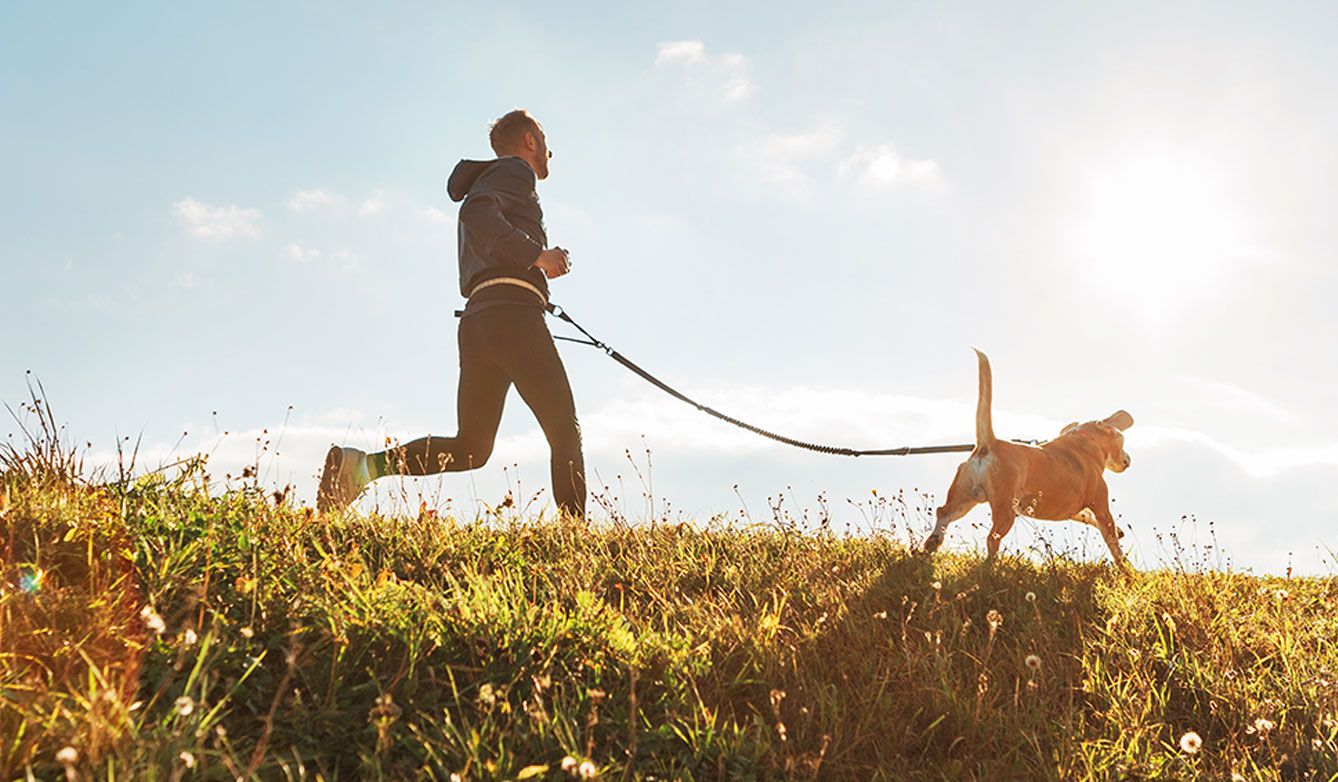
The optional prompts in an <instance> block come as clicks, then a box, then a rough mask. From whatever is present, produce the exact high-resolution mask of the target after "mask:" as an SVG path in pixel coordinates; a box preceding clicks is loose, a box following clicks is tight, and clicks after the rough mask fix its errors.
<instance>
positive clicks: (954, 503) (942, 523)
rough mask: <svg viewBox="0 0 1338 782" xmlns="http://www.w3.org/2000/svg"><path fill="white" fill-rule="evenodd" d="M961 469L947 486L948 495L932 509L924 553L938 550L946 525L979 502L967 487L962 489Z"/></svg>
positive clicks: (946, 529) (963, 514)
mask: <svg viewBox="0 0 1338 782" xmlns="http://www.w3.org/2000/svg"><path fill="white" fill-rule="evenodd" d="M961 475H962V473H961V471H960V470H959V471H958V480H955V481H953V482H952V486H950V487H948V497H947V499H945V500H944V501H943V505H941V506H940V507H939V508H938V510H936V511H934V531H933V532H931V533H929V537H927V538H925V546H924V548H925V553H926V554H929V553H932V552H934V551H937V550H938V547H939V546H941V545H943V536H944V534H946V533H947V531H948V525H949V524H951V523H953V522H954V521H956V520H958V519H960V518H961V517H963V516H965V515H966V514H967V513H969V512H970V511H971V509H972V508H974V507H976V506H977V505H979V504H980V501H979V500H977V499H976V498H975V497H974V496H972V495H973V493H974V492H972V491H971V490H969V489H963V488H962V485H963V481H962V480H961Z"/></svg>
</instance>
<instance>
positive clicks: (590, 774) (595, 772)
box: [576, 760, 599, 779]
mask: <svg viewBox="0 0 1338 782" xmlns="http://www.w3.org/2000/svg"><path fill="white" fill-rule="evenodd" d="M576 775H577V776H579V777H580V778H581V779H594V778H595V777H598V776H599V768H598V767H596V766H595V764H594V763H591V762H590V761H588V760H582V761H581V765H580V766H578V767H577V769H576Z"/></svg>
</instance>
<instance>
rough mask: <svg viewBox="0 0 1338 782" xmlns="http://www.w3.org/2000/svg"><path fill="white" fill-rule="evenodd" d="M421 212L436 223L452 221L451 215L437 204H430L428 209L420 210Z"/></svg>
mask: <svg viewBox="0 0 1338 782" xmlns="http://www.w3.org/2000/svg"><path fill="white" fill-rule="evenodd" d="M419 214H420V215H422V216H423V217H425V218H427V219H428V220H431V221H432V222H434V223H449V222H450V221H451V216H450V215H448V214H446V213H445V212H443V211H442V210H440V209H438V208H436V207H435V206H429V207H427V208H426V209H423V210H421V211H419Z"/></svg>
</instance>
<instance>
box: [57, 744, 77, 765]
mask: <svg viewBox="0 0 1338 782" xmlns="http://www.w3.org/2000/svg"><path fill="white" fill-rule="evenodd" d="M56 762H57V763H59V764H61V765H62V766H73V765H74V764H75V763H78V762H79V750H77V749H75V748H74V747H66V748H64V749H62V750H61V751H60V752H57V753H56Z"/></svg>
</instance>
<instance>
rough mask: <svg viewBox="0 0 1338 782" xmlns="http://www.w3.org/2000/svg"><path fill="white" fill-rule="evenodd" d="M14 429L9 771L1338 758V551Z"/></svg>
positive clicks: (260, 772) (245, 775) (974, 769)
mask: <svg viewBox="0 0 1338 782" xmlns="http://www.w3.org/2000/svg"><path fill="white" fill-rule="evenodd" d="M35 410H36V412H37V413H38V414H39V415H38V418H39V421H40V422H41V426H40V428H39V430H38V431H36V432H34V433H32V434H31V435H29V436H28V442H27V443H25V444H24V446H22V447H13V446H11V447H10V448H9V449H8V452H7V453H0V467H2V468H3V469H2V471H0V554H3V559H2V560H0V779H3V780H11V779H14V780H26V779H43V780H46V779H60V778H66V779H135V780H159V779H162V780H178V779H248V780H249V779H260V780H302V779H310V780H318V779H321V780H336V779H340V780H364V779H388V780H400V779H434V780H435V779H440V780H453V779H462V780H464V779H470V780H474V779H479V780H494V779H495V780H504V779H505V780H510V779H516V780H519V779H552V780H561V779H579V778H595V777H598V778H601V779H694V780H704V779H729V780H736V779H835V780H841V779H859V780H866V779H889V780H892V779H954V780H956V779H981V780H985V779H989V780H1012V779H1016V780H1046V779H1056V780H1058V779H1063V780H1075V779H1076V780H1089V779H1090V780H1106V779H1111V780H1114V779H1168V780H1174V779H1185V780H1189V779H1223V780H1229V779H1234V778H1235V777H1236V776H1239V777H1241V778H1244V779H1249V780H1255V779H1265V780H1274V779H1276V780H1305V779H1315V780H1333V779H1338V759H1336V758H1338V650H1336V649H1335V639H1338V611H1336V610H1335V607H1338V581H1335V579H1333V578H1288V579H1284V578H1259V577H1252V576H1246V575H1240V574H1233V573H1227V572H1221V571H1216V570H1206V571H1204V572H1186V570H1185V569H1184V568H1169V569H1164V570H1156V571H1145V572H1136V573H1133V574H1130V575H1127V576H1126V575H1122V574H1121V573H1119V572H1118V571H1117V570H1115V569H1113V568H1111V567H1110V566H1108V565H1105V564H1093V563H1088V562H1079V561H1073V560H1070V559H1067V558H1065V557H1046V558H1036V559H1021V558H1010V557H1004V558H1002V560H1001V561H999V562H998V563H996V564H995V565H994V566H993V567H984V566H983V565H982V563H981V562H980V560H979V559H978V558H976V557H973V556H969V555H939V556H935V557H933V558H927V557H924V556H922V555H918V554H916V553H914V552H912V551H910V550H908V549H907V547H906V546H905V544H904V543H902V542H898V541H897V540H895V539H893V537H892V536H891V535H890V534H885V535H877V534H875V535H860V536H849V535H840V534H835V533H833V532H831V531H829V530H825V529H822V530H819V531H817V532H809V533H801V532H798V531H795V530H794V529H792V528H786V527H784V526H777V525H758V526H741V525H739V524H736V523H728V522H726V521H724V520H723V519H717V520H713V521H711V520H708V521H703V522H702V523H701V524H699V525H689V524H676V525H672V524H664V523H654V522H646V523H640V524H626V523H622V522H621V521H619V520H616V519H615V520H614V521H611V522H608V523H605V524H600V525H595V526H592V527H590V528H586V527H576V526H573V525H571V524H567V523H563V522H561V521H557V520H551V519H544V518H541V517H539V516H537V515H534V514H531V513H529V512H517V513H516V514H515V515H513V516H499V517H496V518H493V519H490V520H487V521H479V522H470V523H463V522H461V521H458V520H456V519H452V518H448V517H443V516H438V515H436V514H433V513H430V512H423V513H420V514H418V515H417V516H377V515H372V516H361V515H356V514H350V515H344V516H339V517H336V518H333V519H329V520H322V519H318V518H315V517H313V515H312V514H311V512H310V511H309V510H308V509H306V508H302V507H295V506H294V505H293V504H292V503H291V502H289V501H288V500H287V498H286V497H285V496H283V495H281V494H280V495H275V494H272V493H269V492H266V491H262V490H261V489H260V488H259V487H258V486H257V485H255V484H251V485H249V486H240V487H236V488H233V489H230V490H227V491H222V492H219V491H211V490H209V488H208V486H209V484H208V482H207V479H206V476H205V472H204V470H205V467H204V464H203V463H202V462H195V463H189V464H186V465H184V466H183V467H182V469H179V470H177V471H174V472H173V473H172V474H171V475H170V476H168V475H166V474H163V473H158V474H153V475H150V476H146V477H141V478H139V479H135V480H131V479H130V478H129V477H128V473H127V472H126V471H124V470H123V471H121V473H120V474H118V475H117V476H116V478H115V479H114V480H113V479H104V478H83V477H80V470H81V465H79V464H78V457H77V454H76V452H75V451H74V450H73V449H71V448H68V447H65V446H62V445H60V443H59V434H60V433H59V432H58V430H56V429H55V427H54V425H53V422H52V421H51V419H50V411H49V410H45V409H43V408H41V407H40V404H39V405H38V407H37V408H35Z"/></svg>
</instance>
